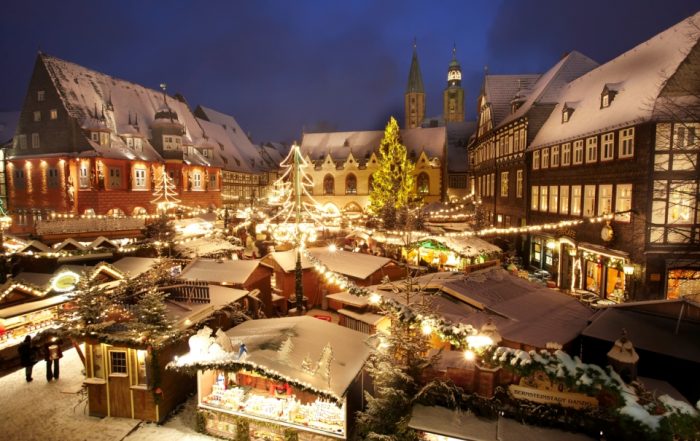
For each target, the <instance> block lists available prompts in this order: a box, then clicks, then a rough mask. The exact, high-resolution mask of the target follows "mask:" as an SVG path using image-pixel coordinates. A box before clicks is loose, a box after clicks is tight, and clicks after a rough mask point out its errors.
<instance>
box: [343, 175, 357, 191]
mask: <svg viewBox="0 0 700 441" xmlns="http://www.w3.org/2000/svg"><path fill="white" fill-rule="evenodd" d="M345 194H357V178H356V177H355V175H354V174H352V173H350V174H349V175H348V176H347V177H346V178H345Z"/></svg>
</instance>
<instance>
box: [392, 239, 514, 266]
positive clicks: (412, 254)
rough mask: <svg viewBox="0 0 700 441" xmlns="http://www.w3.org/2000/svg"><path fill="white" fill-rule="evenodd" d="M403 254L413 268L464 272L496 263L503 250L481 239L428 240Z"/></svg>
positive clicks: (407, 248) (412, 244)
mask: <svg viewBox="0 0 700 441" xmlns="http://www.w3.org/2000/svg"><path fill="white" fill-rule="evenodd" d="M402 254H403V257H404V258H405V259H406V261H408V262H409V263H410V264H413V265H428V266H432V267H434V268H438V269H441V270H445V271H463V270H465V269H467V268H468V267H469V266H472V265H479V264H483V263H485V262H487V261H491V260H496V259H497V258H498V257H499V255H500V254H501V249H500V248H499V247H498V246H496V245H493V244H491V243H489V242H486V241H485V240H483V239H480V238H478V237H457V236H426V237H423V238H421V239H420V240H417V241H415V242H412V243H411V244H409V246H407V247H405V248H404V249H403V252H402Z"/></svg>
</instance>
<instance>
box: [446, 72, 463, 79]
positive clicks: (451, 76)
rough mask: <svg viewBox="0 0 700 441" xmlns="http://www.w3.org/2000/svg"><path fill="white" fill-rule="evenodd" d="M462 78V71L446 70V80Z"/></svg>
mask: <svg viewBox="0 0 700 441" xmlns="http://www.w3.org/2000/svg"><path fill="white" fill-rule="evenodd" d="M461 79H462V73H461V72H460V71H458V70H451V71H449V72H447V81H452V80H461Z"/></svg>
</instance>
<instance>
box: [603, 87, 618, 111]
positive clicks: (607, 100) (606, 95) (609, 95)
mask: <svg viewBox="0 0 700 441" xmlns="http://www.w3.org/2000/svg"><path fill="white" fill-rule="evenodd" d="M621 85H622V83H608V84H606V85H605V87H603V92H602V93H601V94H600V108H601V109H604V108H606V107H610V104H612V102H613V100H614V99H615V95H617V93H618V91H619V90H620V86H621Z"/></svg>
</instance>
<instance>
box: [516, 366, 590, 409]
mask: <svg viewBox="0 0 700 441" xmlns="http://www.w3.org/2000/svg"><path fill="white" fill-rule="evenodd" d="M508 390H509V392H510V395H511V396H512V397H513V398H515V399H516V400H527V401H534V402H535V403H543V404H558V405H560V406H563V407H572V408H574V409H582V408H586V407H597V406H598V400H597V399H596V398H594V397H591V396H588V395H586V394H582V393H578V392H571V391H570V390H569V389H568V388H566V386H564V384H563V383H559V382H553V381H551V380H550V379H549V377H548V376H547V374H545V373H544V372H542V371H537V372H535V373H534V374H533V375H532V376H530V377H523V378H521V379H520V383H519V384H511V385H510V386H508Z"/></svg>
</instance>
